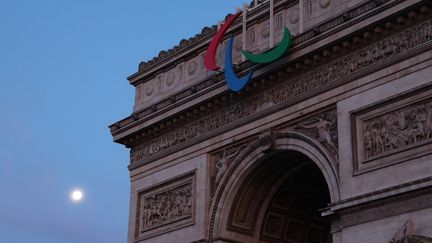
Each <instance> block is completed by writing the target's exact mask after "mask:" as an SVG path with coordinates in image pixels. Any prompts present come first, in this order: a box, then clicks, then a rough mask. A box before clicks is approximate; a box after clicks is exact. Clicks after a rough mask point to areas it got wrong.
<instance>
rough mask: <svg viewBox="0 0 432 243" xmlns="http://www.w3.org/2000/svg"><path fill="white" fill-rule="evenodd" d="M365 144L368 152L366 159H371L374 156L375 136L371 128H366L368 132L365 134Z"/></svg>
mask: <svg viewBox="0 0 432 243" xmlns="http://www.w3.org/2000/svg"><path fill="white" fill-rule="evenodd" d="M364 144H365V150H366V157H371V156H372V155H373V149H372V147H373V136H372V132H371V129H370V127H369V126H368V127H366V132H365V134H364Z"/></svg>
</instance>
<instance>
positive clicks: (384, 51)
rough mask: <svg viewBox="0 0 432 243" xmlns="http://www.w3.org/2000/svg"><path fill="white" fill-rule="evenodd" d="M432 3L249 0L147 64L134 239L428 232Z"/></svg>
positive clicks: (410, 236) (135, 171)
mask: <svg viewBox="0 0 432 243" xmlns="http://www.w3.org/2000/svg"><path fill="white" fill-rule="evenodd" d="M431 7H432V3H431V2H430V1H428V0H299V1H287V0H266V1H253V2H252V3H251V4H249V5H245V6H242V7H241V8H239V9H238V10H237V11H233V12H232V13H230V15H228V16H227V17H226V18H225V21H224V22H221V23H219V24H218V25H214V26H211V27H204V28H203V29H202V32H201V33H200V34H197V35H196V36H194V37H192V38H190V39H188V40H181V41H180V43H179V45H178V46H175V47H173V48H172V49H169V50H167V51H161V52H160V53H159V55H158V56H157V57H155V58H154V59H152V60H150V61H147V62H142V63H140V64H139V69H138V71H137V72H136V73H134V74H132V75H131V76H129V77H128V80H129V82H130V84H131V85H133V86H134V87H135V90H136V93H135V104H134V107H133V112H132V114H131V115H130V116H128V117H126V118H124V119H122V120H120V121H118V122H116V123H115V124H113V125H111V126H110V131H111V134H112V136H113V138H114V141H115V142H117V143H120V144H123V145H125V146H126V147H127V148H129V149H130V164H129V166H128V168H129V170H130V178H131V195H130V211H129V212H130V213H129V231H128V242H130V243H135V242H323V243H324V242H325V243H328V242H335V243H339V242H340V243H355V242H377V243H380V242H385V243H388V242H393V243H396V242H432V98H431V97H432V13H431ZM287 31H288V32H287ZM287 33H289V36H288V35H287ZM231 37H232V39H231ZM288 37H289V41H288ZM291 37H292V38H291ZM278 50H279V51H278ZM276 54H277V55H276ZM260 60H261V61H260Z"/></svg>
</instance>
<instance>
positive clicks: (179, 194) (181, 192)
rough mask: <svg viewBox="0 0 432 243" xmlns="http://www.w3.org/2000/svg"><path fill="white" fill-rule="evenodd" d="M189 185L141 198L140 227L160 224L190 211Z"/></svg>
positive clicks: (146, 227)
mask: <svg viewBox="0 0 432 243" xmlns="http://www.w3.org/2000/svg"><path fill="white" fill-rule="evenodd" d="M192 200H193V199H192V192H191V189H190V185H188V186H182V187H179V188H175V189H170V190H167V191H165V192H162V193H160V194H157V195H153V196H149V197H147V198H143V204H142V205H143V206H142V215H141V219H142V229H143V230H146V229H149V228H153V227H156V226H160V225H163V224H166V223H169V222H172V221H175V220H177V219H180V218H183V217H184V216H189V215H191V213H192Z"/></svg>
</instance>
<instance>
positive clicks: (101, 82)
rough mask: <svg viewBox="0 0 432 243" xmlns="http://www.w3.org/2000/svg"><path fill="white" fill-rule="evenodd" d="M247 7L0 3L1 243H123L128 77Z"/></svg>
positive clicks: (138, 1)
mask: <svg viewBox="0 0 432 243" xmlns="http://www.w3.org/2000/svg"><path fill="white" fill-rule="evenodd" d="M243 2H249V1H240V0H223V1H217V0H205V1H203V0H187V1H179V0H168V1H149V0H126V1H120V0H117V1H113V0H112V1H109V0H104V1H102V0H74V1H58V0H38V1H35V0H0V31H1V32H0V84H1V86H0V243H21V242H32V243H81V242H82V243H87V242H89V243H90V242H91V243H94V242H104V243H110V242H113V243H114V242H115V243H117V242H126V234H127V223H128V222H127V220H128V210H129V188H130V187H129V174H128V170H127V165H128V162H129V161H128V159H129V153H128V150H127V149H125V148H124V147H123V146H122V145H119V144H115V143H113V142H112V137H111V135H110V133H109V129H108V128H107V126H108V125H110V124H112V123H114V122H116V121H118V120H120V119H122V118H124V117H126V116H128V115H129V114H130V113H131V112H132V106H133V99H134V97H133V95H134V90H133V87H132V86H131V85H129V84H128V81H127V80H126V77H127V76H128V75H130V74H132V73H134V72H135V71H136V70H137V66H138V63H139V62H140V61H145V60H148V59H150V58H152V57H153V56H156V55H157V54H158V53H159V51H160V50H167V49H169V48H171V47H173V46H174V45H176V44H177V43H178V42H179V41H180V40H181V39H183V38H185V39H186V38H189V37H191V36H194V35H195V34H196V33H199V32H200V31H201V29H202V28H203V27H204V26H209V25H212V24H216V23H217V21H218V20H222V19H224V17H225V15H226V14H228V13H232V12H234V11H235V7H236V6H240V5H241V4H242V3H243ZM75 187H80V188H82V189H83V190H84V192H85V198H84V200H83V201H82V202H81V203H79V204H75V203H72V202H70V199H69V193H70V191H71V190H72V189H73V188H75Z"/></svg>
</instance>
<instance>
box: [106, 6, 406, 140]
mask: <svg viewBox="0 0 432 243" xmlns="http://www.w3.org/2000/svg"><path fill="white" fill-rule="evenodd" d="M404 1H405V0H395V1H393V2H391V3H388V4H385V5H383V3H384V2H389V1H387V0H378V1H375V0H372V1H369V2H366V3H364V4H362V5H360V6H358V7H356V8H354V9H351V10H349V11H347V12H345V13H341V14H340V15H338V16H336V17H335V18H332V19H330V20H328V21H326V22H324V23H322V24H320V25H318V26H316V27H315V28H313V29H310V30H308V31H306V32H304V33H303V34H301V35H299V36H296V37H295V38H294V39H293V48H292V50H291V51H290V54H291V55H290V56H293V55H294V54H295V53H299V52H301V50H302V49H305V48H307V47H308V46H309V45H311V44H314V43H317V42H319V41H321V40H323V39H325V38H327V37H329V36H331V35H332V34H335V33H337V32H340V31H342V30H344V29H347V28H350V27H351V26H353V25H354V24H356V23H359V22H360V21H362V20H365V19H367V18H369V17H371V16H374V15H376V14H379V13H381V12H382V11H385V10H387V9H388V8H391V7H393V6H395V5H397V4H399V3H401V2H404ZM372 10H373V11H372ZM239 28H240V26H237V29H239ZM360 39H361V37H357V38H354V39H353V42H354V43H356V42H357V41H360ZM340 44H342V46H334V47H329V48H327V50H324V51H322V53H320V54H317V55H314V56H312V57H311V59H312V62H315V61H322V60H318V58H319V59H326V58H327V59H329V58H330V57H332V56H333V55H334V54H338V53H340V51H341V50H342V49H341V47H347V46H346V45H347V44H349V43H340ZM203 47H205V45H203ZM303 58H304V57H303ZM304 62H305V63H306V65H303V63H302V61H301V60H299V61H298V63H297V64H296V65H295V66H294V67H293V68H294V69H293V70H296V69H297V70H298V69H300V70H301V69H302V68H303V67H305V66H308V65H309V64H308V63H310V62H311V60H310V59H305V60H304ZM262 66H263V65H253V64H252V63H250V62H248V61H246V62H243V63H241V64H239V65H237V69H239V70H243V72H246V71H249V69H250V68H253V69H254V70H257V69H260V68H261V67H262ZM273 66H276V64H273ZM223 80H224V75H223V73H218V74H214V75H211V76H209V77H207V78H206V79H205V80H203V81H201V82H199V83H198V84H196V85H193V86H191V87H187V88H185V89H183V90H181V91H180V92H178V93H175V94H173V95H171V96H170V97H166V98H165V99H163V100H161V101H160V102H158V103H156V104H153V105H152V106H150V107H147V108H145V109H143V110H140V111H138V112H135V113H133V114H132V115H131V116H129V117H127V118H125V119H122V120H120V121H118V122H116V123H114V124H112V125H110V126H109V127H110V130H111V133H112V134H113V135H114V136H115V135H116V134H119V133H121V132H122V131H125V130H127V129H129V128H131V127H133V126H135V125H138V124H140V123H143V122H144V121H146V120H149V119H151V118H152V117H155V116H158V115H160V114H161V113H163V112H166V111H168V110H169V109H172V108H174V107H177V106H179V105H180V104H183V103H185V102H187V101H189V100H192V99H196V98H198V97H199V96H202V95H205V94H206V93H207V92H208V91H209V90H210V89H211V90H213V89H216V88H218V87H221V86H223V85H224V83H223V82H222V81H223ZM131 125H132V126H131Z"/></svg>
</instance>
